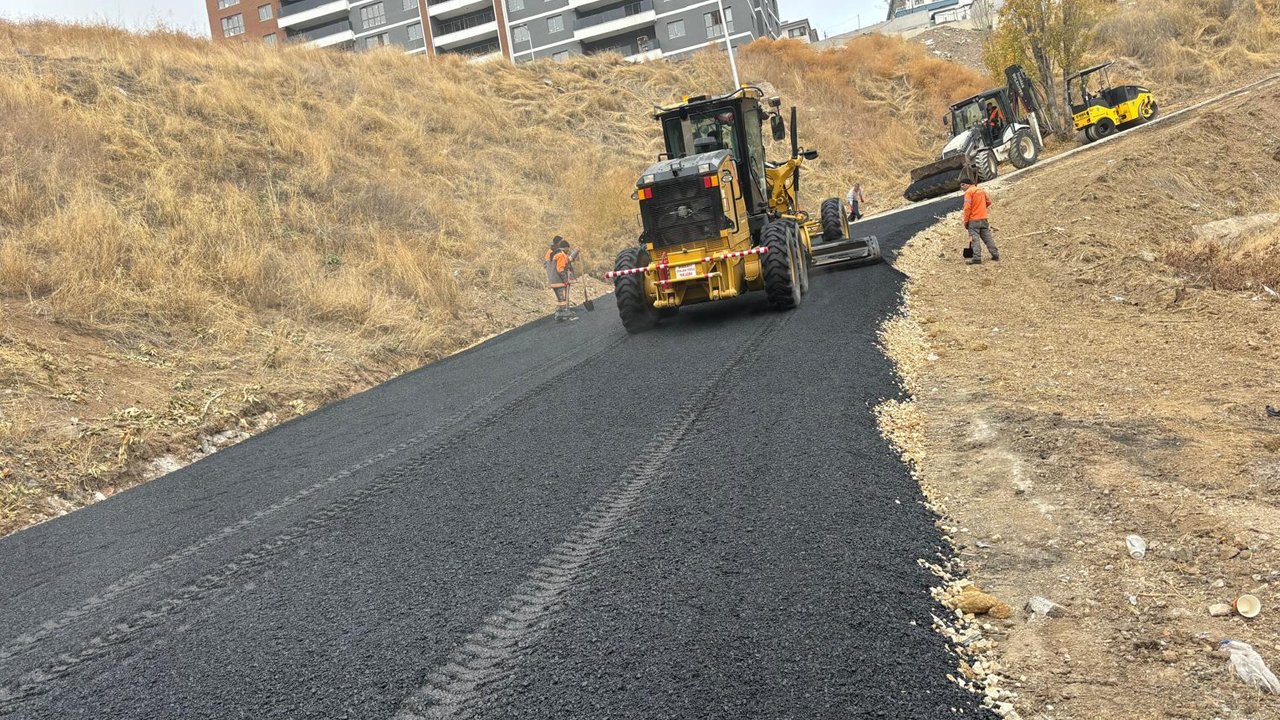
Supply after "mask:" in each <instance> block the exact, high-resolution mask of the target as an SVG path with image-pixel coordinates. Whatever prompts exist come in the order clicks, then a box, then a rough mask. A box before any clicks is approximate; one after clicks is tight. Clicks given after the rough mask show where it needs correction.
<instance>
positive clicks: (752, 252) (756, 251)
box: [702, 246, 769, 262]
mask: <svg viewBox="0 0 1280 720" xmlns="http://www.w3.org/2000/svg"><path fill="white" fill-rule="evenodd" d="M767 252H769V248H768V247H763V246H762V247H757V248H751V249H750V250H739V251H738V252H731V253H721V254H719V255H715V256H712V257H706V258H703V259H702V262H711V261H712V260H732V259H733V258H740V257H746V256H748V255H764V254H765V253H767Z"/></svg>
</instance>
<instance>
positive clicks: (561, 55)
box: [551, 50, 569, 62]
mask: <svg viewBox="0 0 1280 720" xmlns="http://www.w3.org/2000/svg"><path fill="white" fill-rule="evenodd" d="M551 59H552V60H555V61H556V62H564V61H565V60H568V59H569V51H568V50H561V51H560V52H558V53H555V54H554V55H552V56H551Z"/></svg>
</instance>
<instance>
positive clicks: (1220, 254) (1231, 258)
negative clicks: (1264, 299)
mask: <svg viewBox="0 0 1280 720" xmlns="http://www.w3.org/2000/svg"><path fill="white" fill-rule="evenodd" d="M1254 217H1255V218H1257V219H1259V220H1261V221H1262V222H1261V223H1257V224H1247V223H1246V224H1244V225H1242V226H1239V227H1238V228H1232V227H1226V226H1223V223H1210V224H1209V225H1207V226H1205V227H1204V230H1205V232H1201V233H1198V234H1197V235H1198V236H1197V237H1196V238H1195V239H1194V240H1191V241H1190V242H1185V243H1179V244H1175V245H1172V246H1171V247H1170V248H1169V249H1168V251H1167V252H1166V254H1165V260H1166V262H1168V263H1169V264H1170V265H1172V266H1173V267H1175V268H1177V269H1178V270H1180V271H1181V272H1182V273H1184V274H1185V275H1187V276H1189V277H1192V278H1196V279H1198V280H1200V281H1201V282H1202V283H1203V284H1205V285H1207V286H1208V287H1210V288H1211V289H1214V290H1247V291H1251V292H1254V293H1267V294H1268V295H1270V292H1280V213H1267V214H1263V215H1258V216H1254ZM1215 226H1217V227H1215ZM1268 290H1270V292H1268ZM1276 299H1280V297H1276Z"/></svg>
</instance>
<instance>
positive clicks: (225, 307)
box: [0, 23, 981, 533]
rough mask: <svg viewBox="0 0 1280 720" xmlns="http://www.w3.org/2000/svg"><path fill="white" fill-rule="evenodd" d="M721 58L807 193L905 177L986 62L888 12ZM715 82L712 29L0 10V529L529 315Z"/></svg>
mask: <svg viewBox="0 0 1280 720" xmlns="http://www.w3.org/2000/svg"><path fill="white" fill-rule="evenodd" d="M742 67H743V76H744V78H746V79H748V80H750V81H752V82H761V83H768V84H770V85H771V86H772V87H773V88H775V89H776V91H777V92H778V93H779V94H780V95H781V96H782V97H783V98H784V100H785V101H787V102H788V103H793V102H794V103H796V104H798V106H799V107H800V108H801V117H802V120H801V128H800V130H801V137H802V138H803V142H804V144H805V145H806V146H808V147H817V148H819V149H820V150H821V151H822V153H823V158H822V159H821V160H820V161H818V162H817V163H814V164H813V165H812V171H811V172H810V173H809V174H808V175H806V181H807V182H806V184H805V192H804V197H803V201H804V203H805V204H806V205H808V206H816V205H817V203H818V202H819V201H820V200H821V199H822V198H823V197H827V196H831V195H834V194H837V193H841V192H842V191H843V190H844V189H845V188H847V187H848V185H849V184H850V183H852V182H853V181H854V180H861V181H863V182H864V183H865V184H867V185H868V186H869V187H870V189H872V196H873V200H874V199H875V192H874V191H875V189H876V188H881V189H882V190H883V196H884V197H886V198H888V197H893V198H894V200H893V204H897V203H898V202H899V201H898V200H897V199H896V198H897V184H898V180H899V178H900V177H901V176H902V175H903V174H904V173H905V172H906V168H907V167H908V166H910V165H912V164H914V163H915V162H917V161H918V160H919V159H921V158H923V157H926V156H927V155H928V154H930V152H931V146H932V145H933V144H934V142H933V141H931V140H929V139H928V138H926V137H925V133H924V132H922V131H921V127H930V126H932V123H928V122H924V120H925V119H926V118H929V117H932V116H934V115H936V114H937V113H939V112H940V108H941V107H943V106H944V105H945V104H946V103H947V102H948V101H949V100H951V99H953V98H954V97H955V96H956V95H957V94H963V93H964V92H967V91H968V89H969V87H976V86H977V85H980V84H981V82H980V80H979V79H978V78H977V77H976V76H975V75H974V74H972V73H970V72H968V71H966V70H963V69H958V68H956V67H954V66H950V65H948V64H947V63H945V62H944V61H940V60H936V59H931V58H929V57H928V56H927V53H926V52H925V51H924V50H923V49H922V48H919V47H917V46H913V45H910V44H908V43H905V42H903V41H899V40H890V39H886V38H868V39H864V40H861V41H858V42H856V43H853V44H852V45H851V46H849V47H847V48H844V49H840V50H836V51H832V52H819V51H817V50H814V49H813V48H811V47H809V46H807V45H803V44H800V43H796V42H778V43H762V44H760V45H758V46H754V47H752V48H750V49H748V50H747V51H746V52H745V53H744V54H743V58H742ZM729 85H730V80H729V72H728V66H727V63H726V62H725V58H724V56H723V54H722V53H720V52H717V51H711V52H705V53H700V54H698V55H697V56H694V57H692V58H690V59H688V60H686V61H683V62H679V63H651V64H644V65H634V64H630V63H627V62H624V61H623V60H622V59H621V58H619V57H616V56H614V57H593V58H578V59H575V60H572V61H569V62H566V63H563V64H557V63H549V62H548V63H535V64H532V65H522V66H519V67H517V66H512V65H506V64H496V65H486V66H483V67H480V66H476V65H471V64H468V63H466V62H464V61H462V60H460V59H457V58H441V59H436V60H430V61H428V60H425V59H423V58H420V57H407V56H405V55H403V54H400V53H397V52H394V51H391V50H388V51H385V52H373V53H361V54H345V53H337V52H328V51H320V50H308V49H304V48H296V47H289V48H277V49H271V48H265V47H255V46H242V47H240V46H238V47H234V48H232V47H222V46H215V45H211V44H209V43H208V42H207V41H202V40H197V39H194V38H190V37H186V36H183V35H180V34H174V33H168V32H158V33H152V34H149V35H145V36H140V35H134V34H129V33H126V32H123V31H119V30H115V29H108V28H102V27H80V26H73V27H68V26H59V25H53V24H47V23H30V24H12V23H0V147H3V148H4V153H0V351H3V352H4V353H5V360H6V367H7V368H8V369H9V371H10V372H7V374H6V375H5V377H4V380H5V387H6V389H11V390H13V393H11V394H7V395H4V396H0V472H5V473H7V474H6V475H4V476H0V508H3V509H0V533H3V532H6V531H8V530H11V529H13V528H15V527H20V526H21V525H23V524H24V523H25V522H28V521H30V520H31V519H32V518H35V517H39V516H41V515H47V514H50V513H56V512H60V511H62V510H65V509H66V507H67V502H68V501H70V502H71V503H72V504H81V503H83V502H86V501H87V500H86V498H87V497H91V496H92V495H93V493H94V492H96V491H98V490H106V491H108V492H109V491H110V490H111V489H112V488H114V487H119V486H121V485H127V484H128V483H130V482H134V481H136V480H138V479H140V478H142V477H144V476H145V475H147V474H149V472H148V471H146V465H145V464H146V463H147V462H148V461H149V459H150V458H152V457H154V456H156V455H157V454H160V453H169V452H177V451H180V450H182V449H183V448H190V447H192V446H194V445H196V444H197V443H196V438H197V436H198V435H199V434H201V433H206V434H212V433H216V432H221V431H223V430H225V429H226V428H227V427H244V426H243V425H242V423H245V422H248V423H249V426H250V427H249V428H248V429H249V430H253V429H256V428H257V425H256V424H255V422H256V421H253V417H254V416H256V414H262V413H268V412H271V411H273V410H280V411H281V412H282V413H284V412H286V411H287V410H289V409H291V408H305V407H315V406H316V405H318V404H320V403H322V402H326V401H328V400H331V399H334V398H336V397H341V396H343V395H345V394H347V393H349V392H351V391H352V390H354V389H358V388H360V387H362V386H367V385H368V384H371V383H374V382H378V381H380V380H382V379H385V378H386V377H388V376H389V375H391V374H394V373H396V372H400V371H403V370H405V369H408V368H411V367H415V366H417V365H420V364H421V363H423V362H424V361H429V360H431V359H434V358H438V357H441V356H443V355H446V354H448V353H451V352H454V351H456V350H458V349H460V348H463V347H466V346H468V345H469V344H471V343H473V342H474V341H476V340H477V339H479V338H482V337H485V336H486V335H489V334H491V333H494V332H498V331H501V330H503V329H506V328H510V327H512V326H514V325H517V324H519V323H521V322H525V321H528V320H531V319H533V318H536V317H538V316H540V315H542V314H544V313H545V312H546V310H547V303H546V296H545V292H546V291H545V288H544V287H543V282H544V278H543V274H542V272H541V269H540V262H541V256H542V253H543V251H544V248H545V246H546V242H547V240H548V239H549V238H550V237H552V236H553V235H555V234H561V235H564V236H565V237H567V238H569V239H570V240H571V241H572V242H574V243H575V244H576V245H578V246H579V247H580V248H582V250H583V255H584V265H585V269H586V270H587V271H588V272H595V273H598V272H600V271H603V270H605V269H607V268H608V267H609V266H610V265H611V264H612V260H613V257H614V255H615V253H616V252H617V250H618V249H619V248H620V247H621V246H623V245H624V244H626V243H629V242H633V241H634V239H635V237H636V234H637V232H638V229H639V228H638V223H637V220H636V215H637V213H636V209H635V205H634V202H633V201H632V200H631V199H630V195H631V192H632V189H633V187H634V185H633V183H634V182H635V179H636V178H637V177H638V176H639V175H640V173H641V172H642V171H643V169H644V168H645V167H646V165H647V164H648V163H650V162H651V161H652V160H653V159H654V158H656V156H657V154H658V152H659V150H660V136H659V133H658V132H657V131H656V127H655V124H654V122H653V120H652V118H651V116H650V113H651V110H652V108H653V106H654V105H656V104H667V103H671V102H673V101H678V100H679V98H680V97H681V96H682V95H684V94H701V93H718V92H724V91H726V90H727V89H728V86H729ZM785 151H786V149H785V148H784V147H783V146H776V147H774V148H773V152H774V153H775V154H782V153H784V152H785ZM86 357H92V358H94V361H93V362H88V363H86V362H83V360H84V358H86ZM193 408H194V409H193ZM126 411H128V412H126ZM179 455H181V453H179ZM51 494H52V495H57V496H58V497H59V498H61V499H60V500H58V501H57V502H52V504H50V502H51V501H50V502H46V501H49V499H50V496H51Z"/></svg>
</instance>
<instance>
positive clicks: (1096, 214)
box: [885, 84, 1280, 720]
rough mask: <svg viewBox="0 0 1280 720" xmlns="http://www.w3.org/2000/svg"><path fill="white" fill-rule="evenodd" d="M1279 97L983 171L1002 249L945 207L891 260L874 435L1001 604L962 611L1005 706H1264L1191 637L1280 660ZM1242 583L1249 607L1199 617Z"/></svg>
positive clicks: (1248, 714)
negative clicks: (1008, 177)
mask: <svg viewBox="0 0 1280 720" xmlns="http://www.w3.org/2000/svg"><path fill="white" fill-rule="evenodd" d="M1278 113H1280V85H1278V84H1272V85H1270V86H1268V87H1267V88H1265V89H1262V90H1257V91H1255V92H1252V93H1251V94H1249V95H1246V96H1243V97H1240V98H1236V99H1233V100H1230V101H1227V102H1226V103H1224V104H1221V105H1218V106H1215V107H1213V108H1211V109H1208V110H1205V111H1203V112H1201V113H1198V114H1196V115H1195V116H1194V117H1189V118H1187V119H1185V120H1183V121H1180V122H1177V123H1176V124H1170V125H1166V126H1163V127H1156V128H1151V129H1149V130H1146V131H1138V132H1135V133H1134V134H1132V135H1130V136H1127V137H1124V138H1122V139H1121V140H1119V141H1117V142H1115V143H1111V144H1109V145H1108V146H1106V147H1105V148H1104V149H1100V151H1098V152H1091V153H1085V154H1083V155H1079V156H1077V157H1074V158H1070V159H1068V160H1065V161H1063V162H1062V163H1061V164H1059V165H1057V166H1052V167H1046V168H1044V169H1042V170H1040V171H1039V172H1037V173H1036V174H1034V175H1031V176H1029V177H1027V178H1025V179H1023V180H1022V181H1021V182H1019V183H1018V184H1016V185H1012V186H1009V187H1001V186H1000V185H999V183H997V184H995V185H994V186H993V187H992V188H990V191H991V193H992V195H993V197H994V199H995V203H996V205H995V208H994V222H993V224H994V226H995V230H996V235H997V239H998V240H999V243H1000V246H1001V249H1002V254H1003V260H1002V262H1000V263H992V262H989V261H988V262H987V263H984V264H983V265H981V266H966V265H964V264H963V262H962V260H961V259H960V249H961V247H962V244H963V242H964V241H963V233H962V231H961V229H960V228H959V223H958V219H956V218H951V219H949V220H948V221H947V222H946V223H945V224H944V225H941V226H939V227H937V228H935V229H933V230H930V231H927V232H925V233H923V234H922V235H920V236H918V237H916V238H915V239H914V240H913V241H912V242H911V243H910V245H909V246H908V247H907V249H906V251H905V252H904V254H903V255H902V257H901V259H900V262H899V265H900V267H901V268H902V269H903V270H904V271H905V272H907V273H908V274H909V275H910V276H911V280H910V282H909V286H908V288H909V290H908V300H907V306H906V307H907V310H906V314H905V316H904V317H902V318H899V319H897V320H895V321H893V322H891V323H890V324H889V326H888V327H887V328H886V335H885V338H886V346H887V348H888V350H889V352H890V353H891V354H892V355H893V357H894V358H895V359H896V360H897V362H898V363H899V365H900V367H901V369H902V373H903V376H904V378H905V382H906V385H907V387H908V389H909V391H910V392H911V394H912V395H913V396H914V402H913V404H912V405H911V406H910V407H908V408H907V409H906V410H905V411H902V412H899V413H897V415H898V422H899V423H900V430H901V431H900V432H899V433H898V435H897V438H898V440H899V441H900V442H902V443H903V444H904V445H905V446H906V449H907V450H908V453H909V454H910V455H911V456H912V457H914V458H915V459H916V460H917V463H918V466H919V473H920V478H921V482H922V484H923V485H924V486H925V487H926V488H928V490H929V492H930V493H931V494H932V496H933V498H934V499H935V500H936V501H937V502H939V503H940V504H941V505H942V506H943V507H945V509H946V511H947V512H948V514H949V516H950V518H949V521H948V522H949V523H950V524H951V525H953V526H954V530H955V532H954V533H953V537H954V539H955V541H956V543H957V544H958V546H959V554H960V558H961V559H962V560H963V561H964V562H965V563H966V565H967V567H968V571H969V577H971V578H972V580H973V581H974V582H976V583H977V584H978V585H980V586H982V588H983V589H984V590H987V591H989V592H991V593H993V594H994V595H995V596H997V597H998V598H1000V599H1001V600H1004V601H1006V602H1007V603H1008V604H1009V605H1011V606H1012V607H1013V608H1014V610H1015V613H1014V617H1013V618H1012V619H1010V620H1007V621H999V620H994V619H980V622H985V623H988V624H989V626H990V627H989V629H987V630H985V631H984V632H983V633H982V634H983V635H985V636H986V637H987V638H994V639H996V640H997V645H996V650H995V654H994V656H992V657H993V659H995V660H996V661H998V662H999V664H1000V665H1002V666H1003V668H1004V674H1005V675H1006V676H1007V677H1008V678H1009V682H1008V683H1006V684H1005V685H1004V686H1005V687H1007V688H1010V689H1012V690H1014V691H1015V692H1017V693H1018V694H1019V697H1018V698H1017V699H1016V700H1015V702H1014V704H1015V706H1016V707H1017V708H1018V711H1019V712H1020V713H1021V716H1022V717H1024V718H1037V719H1042V720H1049V719H1051V718H1052V719H1055V720H1068V719H1080V720H1084V719H1092V718H1103V717H1107V718H1110V717H1116V718H1121V717H1123V718H1130V719H1134V720H1146V719H1150V720H1156V719H1157V718H1187V719H1190V718H1224V719H1225V718H1250V719H1253V720H1260V719H1265V718H1280V704H1278V702H1280V700H1278V699H1277V698H1276V697H1274V696H1262V695H1260V694H1259V693H1258V692H1257V691H1255V690H1253V689H1251V688H1248V687H1246V686H1244V685H1243V684H1242V683H1240V682H1239V681H1238V680H1236V679H1235V678H1234V677H1232V676H1231V675H1230V673H1229V672H1228V670H1227V665H1226V661H1225V660H1224V659H1223V658H1222V657H1219V656H1218V655H1216V654H1215V653H1213V652H1212V651H1213V649H1214V647H1215V645H1216V643H1218V642H1219V641H1220V640H1222V639H1223V638H1233V639H1239V640H1244V641H1246V642H1249V643H1251V644H1252V645H1253V646H1254V647H1255V648H1256V649H1257V650H1258V651H1259V652H1260V653H1261V654H1262V656H1263V657H1264V658H1266V659H1267V660H1268V661H1269V662H1270V664H1271V666H1272V668H1273V669H1275V668H1277V667H1280V418H1272V417H1268V414H1267V412H1266V409H1265V408H1266V406H1267V405H1268V404H1270V405H1273V406H1280V371H1278V370H1277V369H1278V368H1280V299H1278V298H1276V297H1274V296H1272V295H1270V294H1269V293H1268V292H1267V290H1265V289H1264V287H1263V285H1267V286H1268V287H1272V288H1274V287H1275V283H1276V282H1278V281H1280V277H1276V276H1275V275H1276V271H1275V268H1276V265H1275V264H1274V263H1275V260H1276V259H1277V258H1280V226H1277V225H1276V224H1275V218H1276V217H1277V216H1275V215H1268V214H1270V213H1276V212H1277V211H1280V194H1277V192H1276V189H1275V183H1274V181H1273V179H1274V177H1275V176H1276V174H1277V173H1278V172H1280V131H1277V130H1276V129H1275V123H1274V122H1273V119H1274V118H1275V117H1276V115H1277V114H1278ZM1268 263H1270V264H1268ZM1241 267H1244V268H1247V269H1248V272H1242V271H1241V270H1240V268H1241ZM1267 268H1270V269H1269V270H1268V269H1267ZM1214 278H1218V280H1216V281H1215V280H1213V279H1214ZM1225 278H1230V280H1229V281H1228V280H1226V279H1225ZM903 418H906V419H905V420H904V419H903ZM1130 534H1137V535H1140V536H1142V537H1143V538H1144V539H1145V540H1146V542H1147V544H1148V545H1149V547H1150V549H1149V551H1148V553H1147V555H1146V557H1145V558H1143V559H1134V558H1132V557H1130V555H1129V554H1128V553H1127V551H1126V544H1125V538H1126V536H1128V535H1130ZM1242 593H1252V594H1254V595H1257V596H1258V597H1259V598H1261V599H1262V602H1263V611H1262V614H1261V615H1260V616H1259V617H1257V618H1255V619H1253V620H1245V619H1244V618H1241V617H1239V616H1236V615H1235V614H1234V613H1233V614H1231V615H1229V616H1225V617H1213V616H1211V615H1210V613H1209V607H1210V606H1211V605H1214V604H1217V603H1230V602H1232V600H1233V599H1234V598H1235V597H1236V596H1237V595H1239V594H1242ZM1033 596H1043V597H1046V598H1049V599H1051V600H1053V601H1055V602H1057V603H1060V604H1061V605H1063V606H1064V607H1065V609H1066V614H1065V616H1063V617H1056V618H1049V617H1038V616H1037V617H1031V616H1029V614H1028V612H1027V611H1025V610H1022V608H1023V607H1024V605H1025V603H1026V602H1027V601H1028V600H1029V599H1030V598H1032V597H1033Z"/></svg>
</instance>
